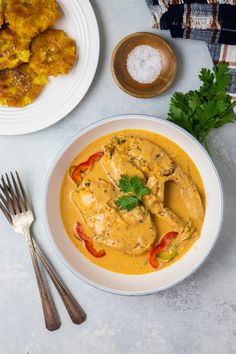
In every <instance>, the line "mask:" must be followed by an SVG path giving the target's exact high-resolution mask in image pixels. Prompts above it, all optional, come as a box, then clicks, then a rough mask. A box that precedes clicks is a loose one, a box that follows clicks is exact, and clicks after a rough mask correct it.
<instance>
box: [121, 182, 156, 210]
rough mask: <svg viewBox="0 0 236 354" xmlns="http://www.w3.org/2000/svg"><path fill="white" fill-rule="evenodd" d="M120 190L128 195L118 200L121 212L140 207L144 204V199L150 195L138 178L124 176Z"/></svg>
mask: <svg viewBox="0 0 236 354" xmlns="http://www.w3.org/2000/svg"><path fill="white" fill-rule="evenodd" d="M118 186H119V189H120V190H121V191H122V192H124V193H126V194H125V195H122V196H121V197H119V198H118V199H117V200H115V204H116V206H117V207H118V208H119V209H121V210H127V211H131V210H133V209H134V208H136V207H137V206H138V205H140V204H143V197H144V196H145V195H147V194H149V193H150V190H149V188H147V187H145V185H144V184H143V182H142V181H141V179H140V178H139V177H138V176H133V177H130V176H122V177H121V179H120V181H119V184H118Z"/></svg>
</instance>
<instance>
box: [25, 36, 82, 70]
mask: <svg viewBox="0 0 236 354" xmlns="http://www.w3.org/2000/svg"><path fill="white" fill-rule="evenodd" d="M75 60H76V44H75V41H74V40H73V39H71V38H70V37H68V36H67V34H66V33H65V32H64V31H62V30H55V29H48V30H47V31H45V32H43V33H41V34H40V35H39V36H38V37H36V38H34V39H33V41H32V44H31V59H30V67H31V68H32V69H33V70H34V71H35V72H36V73H37V74H40V75H46V76H49V75H53V76H57V75H60V74H63V75H65V74H68V73H69V72H70V71H71V69H72V67H73V65H74V63H75Z"/></svg>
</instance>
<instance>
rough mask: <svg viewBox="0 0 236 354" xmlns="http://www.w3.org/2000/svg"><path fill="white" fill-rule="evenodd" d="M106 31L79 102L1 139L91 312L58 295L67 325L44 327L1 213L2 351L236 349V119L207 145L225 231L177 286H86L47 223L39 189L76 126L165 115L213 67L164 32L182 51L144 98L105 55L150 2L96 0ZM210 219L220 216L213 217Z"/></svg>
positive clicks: (197, 46) (23, 257) (4, 163)
mask: <svg viewBox="0 0 236 354" xmlns="http://www.w3.org/2000/svg"><path fill="white" fill-rule="evenodd" d="M91 2H92V5H93V7H94V10H95V12H96V16H97V19H98V23H99V27H100V33H101V57H100V62H99V67H98V71H97V74H96V77H95V79H94V82H93V84H92V86H91V88H90V90H89V92H88V93H87V95H86V96H85V98H84V99H83V101H82V102H81V104H80V105H79V106H78V107H77V108H76V109H75V110H74V111H73V112H72V113H71V114H70V115H69V116H67V117H66V118H65V119H64V120H62V121H61V122H59V123H58V124H56V125H55V126H52V127H51V128H49V129H46V130H44V131H41V132H38V133H35V134H31V135H27V136H19V137H3V136H1V137H0V166H1V172H3V171H5V170H10V169H13V168H16V169H18V170H19V171H20V172H21V175H22V176H23V177H24V180H25V182H26V183H27V185H28V189H29V191H30V193H31V198H32V201H33V204H34V208H35V212H36V215H37V222H36V223H35V225H34V233H35V235H36V237H37V239H38V240H39V242H40V244H41V245H42V247H43V248H44V250H45V251H46V252H47V254H48V256H49V257H50V259H51V261H52V262H53V264H54V265H55V267H56V269H57V270H58V272H59V273H60V274H61V275H62V277H63V279H64V280H65V281H66V283H67V284H68V286H69V287H70V289H71V290H72V291H73V293H74V294H75V296H76V297H77V298H78V299H79V301H80V302H81V304H82V306H83V307H84V308H85V310H86V311H87V313H88V320H87V322H86V323H85V324H84V325H83V326H80V327H79V326H75V325H73V324H72V323H71V321H70V319H69V317H68V315H67V313H66V311H65V309H64V307H63V305H62V303H61V301H60V299H59V298H58V296H56V294H55V291H54V289H53V294H55V301H56V304H57V306H58V309H59V312H60V315H61V319H62V327H61V329H60V330H59V331H57V332H54V333H49V332H48V331H46V330H45V328H44V324H43V317H42V311H41V305H40V301H39V296H38V290H37V287H36V283H35V279H34V275H33V271H32V267H31V263H30V258H29V254H28V250H27V246H26V243H25V240H24V239H23V238H21V236H17V235H14V234H12V232H11V230H10V228H9V226H8V225H7V224H6V222H5V221H4V219H3V218H2V217H1V218H0V287H1V288H0V289H1V290H0V354H233V353H235V352H236V299H235V294H236V281H235V280H236V158H235V153H236V142H235V141H236V139H235V137H236V124H231V125H227V126H225V127H223V128H222V129H220V130H218V131H214V132H212V134H211V136H210V137H209V145H210V148H211V150H212V152H213V153H212V158H213V161H214V162H215V164H216V167H217V169H218V171H219V174H220V176H221V179H222V183H223V188H224V193H225V215H224V222H223V228H222V231H221V235H220V238H219V239H218V241H217V244H216V246H215V248H214V250H213V252H212V253H211V254H210V256H209V258H208V259H207V261H206V262H205V263H204V265H203V266H202V267H201V268H200V269H199V270H198V271H197V272H196V273H195V274H193V275H192V276H191V277H189V278H188V279H186V280H185V281H184V282H182V283H181V284H179V285H177V286H175V287H174V288H172V289H169V290H167V291H165V292H161V293H159V294H155V295H150V296H144V297H122V296H115V295H111V294H107V293H104V292H102V291H99V290H97V289H94V288H93V287H91V286H89V285H87V284H85V283H83V282H82V281H81V280H79V279H78V278H77V277H76V276H75V275H73V274H72V273H70V271H69V270H68V269H66V268H65V266H64V265H63V264H62V263H61V261H60V260H59V259H58V258H57V256H56V254H55V253H54V250H53V249H52V247H51V245H50V243H49V240H48V236H47V234H46V231H45V228H44V224H43V210H42V195H43V190H44V181H45V176H46V173H47V170H48V168H49V166H50V164H51V162H52V160H53V158H54V156H55V154H56V153H57V151H58V149H59V148H60V147H61V146H62V144H64V143H65V142H66V141H67V140H68V138H70V137H71V136H72V135H73V134H74V133H75V132H77V131H78V130H79V129H80V128H82V127H84V126H86V125H88V124H90V123H92V122H95V121H96V120H98V119H101V118H103V117H107V116H111V115H116V114H120V113H145V114H150V115H155V116H158V117H161V118H165V117H166V113H167V111H168V104H169V99H170V96H171V94H172V93H173V92H174V91H176V90H183V91H185V90H189V89H190V88H195V87H197V86H198V84H199V82H198V79H197V74H198V72H199V69H200V68H201V67H203V66H205V67H211V60H210V56H209V54H208V51H207V47H206V45H205V44H204V43H201V42H197V41H184V40H173V39H171V38H169V36H168V34H166V33H161V34H162V35H163V37H165V38H168V40H169V42H170V43H171V45H172V46H173V48H174V49H175V51H176V53H177V58H178V65H179V68H178V75H177V79H176V81H175V84H174V85H173V86H172V88H171V89H170V90H169V91H168V92H167V93H166V94H163V95H162V96H160V97H157V98H153V99H150V100H139V99H135V98H132V97H129V96H128V95H126V94H125V93H123V92H122V91H120V90H119V88H118V87H116V86H115V84H114V82H113V80H112V77H111V73H110V69H109V61H110V56H111V53H112V49H113V48H114V46H115V44H116V43H117V42H118V40H120V39H121V38H122V37H123V36H125V35H127V34H129V33H132V32H135V31H151V17H150V14H149V11H148V9H147V8H146V5H145V1H144V0H129V1H127V0H113V1H107V0H92V1H91ZM212 222H214V220H212Z"/></svg>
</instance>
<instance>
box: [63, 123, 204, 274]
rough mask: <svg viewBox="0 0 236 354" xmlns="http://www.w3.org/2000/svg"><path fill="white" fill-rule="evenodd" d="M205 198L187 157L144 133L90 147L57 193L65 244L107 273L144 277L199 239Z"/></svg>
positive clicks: (128, 132) (108, 137)
mask: <svg viewBox="0 0 236 354" xmlns="http://www.w3.org/2000/svg"><path fill="white" fill-rule="evenodd" d="M204 205H205V193H204V187H203V183H202V180H201V176H200V174H199V172H198V170H197V168H196V166H195V165H194V163H193V161H192V160H191V159H190V157H189V156H188V155H187V154H186V153H185V152H184V151H183V150H182V149H181V148H180V147H179V146H178V145H176V144H175V143H174V142H172V141H171V140H169V139H167V138H165V137H163V136H162V135H159V134H155V133H152V132H149V131H144V130H131V129H129V130H122V131H118V132H115V133H112V134H109V135H106V136H104V137H101V138H99V139H97V140H95V141H94V142H92V143H91V144H89V145H88V146H87V147H86V148H85V149H84V150H83V151H82V152H81V153H80V154H79V155H78V156H77V157H76V158H75V159H74V161H72V163H71V165H70V167H69V169H68V172H67V173H66V175H65V177H64V180H63V183H62V188H61V216H62V220H63V223H64V226H65V229H66V232H67V234H68V235H69V237H70V239H71V241H72V242H73V243H74V245H75V246H76V248H77V249H78V250H79V252H81V253H82V254H83V255H84V256H86V257H87V258H88V259H89V260H90V261H91V262H93V263H95V264H96V265H98V266H100V267H103V268H105V269H108V270H110V271H113V272H118V273H125V274H144V273H149V272H153V271H157V270H159V269H161V268H163V267H166V266H169V265H171V264H172V263H173V262H176V261H177V260H178V259H179V258H180V257H182V256H183V255H184V254H185V253H186V252H187V251H188V250H189V248H190V247H191V246H192V245H193V243H194V242H195V241H196V240H197V239H198V238H199V236H200V233H201V227H202V223H203V219H204Z"/></svg>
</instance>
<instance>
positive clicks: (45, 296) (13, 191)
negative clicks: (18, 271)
mask: <svg viewBox="0 0 236 354" xmlns="http://www.w3.org/2000/svg"><path fill="white" fill-rule="evenodd" d="M5 178H6V180H5ZM5 178H4V177H3V176H2V185H1V184H0V209H1V210H2V212H3V214H4V215H5V217H6V218H7V220H8V221H9V223H10V224H11V225H12V227H13V229H14V231H16V232H18V233H21V234H23V235H25V236H26V238H27V241H28V245H29V249H30V254H31V258H32V262H33V266H34V270H35V274H36V279H37V282H38V287H39V291H40V295H41V301H42V306H43V311H44V318H45V324H46V327H47V329H49V330H51V331H52V330H56V329H58V328H59V327H60V324H61V323H60V319H59V316H58V314H57V311H56V309H55V306H54V304H53V302H52V299H51V297H50V294H49V291H48V288H47V285H46V283H45V281H44V279H43V276H42V273H41V270H40V268H39V264H38V260H37V257H36V254H35V251H36V252H37V254H38V255H39V257H40V259H41V261H42V263H43V265H44V267H45V269H46V270H47V272H48V274H49V276H50V278H51V280H52V281H53V283H54V285H55V287H56V289H57V291H58V293H59V295H60V297H61V299H62V301H63V302H64V305H65V307H66V309H67V311H68V313H69V315H70V317H71V319H72V321H73V322H74V323H76V324H81V323H82V322H84V321H85V320H86V313H85V312H84V310H83V309H82V308H81V306H80V305H79V304H78V303H77V301H76V300H75V298H74V297H73V295H72V294H71V293H70V291H69V290H68V289H67V288H66V286H65V285H64V284H63V282H62V281H61V279H60V278H59V276H58V275H57V274H56V272H55V270H54V269H53V267H52V265H51V264H50V263H49V261H48V260H47V258H46V256H45V255H44V254H43V252H42V250H41V249H40V248H39V246H38V245H37V243H36V241H35V240H33V238H32V235H31V231H30V229H31V225H32V223H33V221H34V216H33V211H32V208H31V206H30V203H29V201H28V198H27V196H26V193H25V190H24V188H23V185H22V183H21V180H20V178H19V175H18V173H17V172H16V177H14V176H13V174H12V172H11V180H12V182H11V181H10V178H9V177H8V175H7V174H6V177H5Z"/></svg>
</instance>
